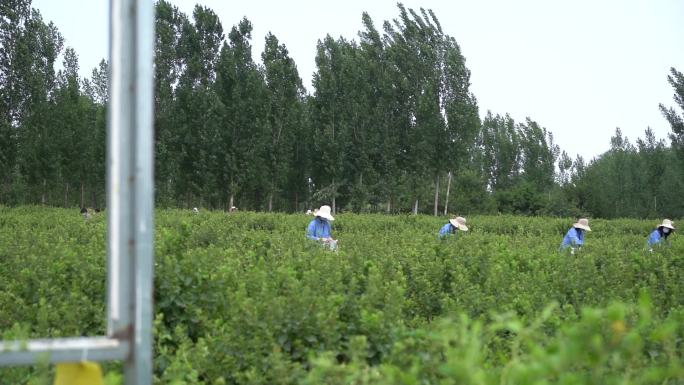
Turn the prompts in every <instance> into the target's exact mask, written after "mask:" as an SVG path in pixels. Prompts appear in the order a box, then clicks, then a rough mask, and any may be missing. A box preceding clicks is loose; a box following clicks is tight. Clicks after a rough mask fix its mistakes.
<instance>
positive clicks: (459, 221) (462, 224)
mask: <svg viewBox="0 0 684 385" xmlns="http://www.w3.org/2000/svg"><path fill="white" fill-rule="evenodd" d="M449 222H450V223H451V224H452V225H453V226H454V227H456V228H458V229H459V230H461V231H468V226H466V219H465V218H463V217H456V218H452V219H449Z"/></svg>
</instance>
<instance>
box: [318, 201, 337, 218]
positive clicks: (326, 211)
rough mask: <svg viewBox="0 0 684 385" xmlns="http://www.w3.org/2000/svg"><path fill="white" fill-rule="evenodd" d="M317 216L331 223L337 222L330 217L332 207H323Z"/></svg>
mask: <svg viewBox="0 0 684 385" xmlns="http://www.w3.org/2000/svg"><path fill="white" fill-rule="evenodd" d="M316 216H317V217H321V218H324V219H327V220H329V221H334V220H335V218H333V216H332V215H330V206H328V205H323V206H321V208H320V209H318V211H317V212H316Z"/></svg>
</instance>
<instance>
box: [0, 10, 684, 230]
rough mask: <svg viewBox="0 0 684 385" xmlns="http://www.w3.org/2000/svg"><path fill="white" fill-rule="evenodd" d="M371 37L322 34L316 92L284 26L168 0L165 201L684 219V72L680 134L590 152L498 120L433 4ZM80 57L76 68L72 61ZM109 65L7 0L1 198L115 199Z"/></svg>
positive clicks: (667, 112)
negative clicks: (255, 33) (574, 152)
mask: <svg viewBox="0 0 684 385" xmlns="http://www.w3.org/2000/svg"><path fill="white" fill-rule="evenodd" d="M397 10H398V15H397V18H396V19H394V20H391V21H384V22H383V23H382V28H381V29H378V28H377V27H376V26H375V23H374V21H373V20H372V19H371V18H370V16H369V15H368V14H366V13H363V14H362V15H361V16H362V22H363V29H362V30H361V31H359V33H358V40H347V39H345V38H344V37H339V38H337V39H335V38H332V37H331V36H330V35H328V36H325V37H324V38H322V39H321V40H319V42H318V44H317V46H316V47H315V49H316V57H315V61H316V72H315V73H314V75H313V79H312V93H311V94H309V93H307V92H306V90H305V89H304V87H303V85H302V80H301V77H300V76H299V73H298V71H297V66H296V63H295V62H294V60H293V59H292V58H291V57H290V56H289V53H288V50H287V47H286V46H285V45H284V44H282V43H281V42H280V41H279V40H278V38H277V37H276V36H275V35H273V34H271V33H269V34H267V36H266V37H265V38H264V50H263V53H262V55H261V63H258V62H257V61H255V60H254V58H253V57H252V25H251V23H250V22H249V20H248V19H247V18H243V19H242V20H240V21H239V22H238V23H237V24H236V25H234V26H232V27H231V29H230V30H229V31H228V32H227V33H226V32H224V29H223V26H222V24H221V21H220V20H219V18H218V16H217V15H216V14H215V13H214V12H213V11H212V10H211V9H209V8H207V7H203V6H200V5H197V6H196V7H195V9H194V12H193V14H192V15H191V16H189V15H186V14H184V13H183V12H181V11H180V10H179V9H178V8H177V7H175V6H174V5H172V4H171V3H170V2H167V1H164V0H161V1H158V2H157V3H156V20H155V24H156V25H155V31H156V45H155V83H154V86H155V89H154V94H155V96H154V97H155V100H154V108H155V111H154V113H155V120H154V127H155V154H154V155H155V189H156V204H157V206H158V207H179V208H190V207H204V208H209V209H226V208H229V207H231V206H237V207H239V208H240V209H243V210H244V209H247V210H260V211H284V212H292V211H305V210H306V209H309V208H316V207H318V206H320V205H321V204H330V205H331V206H332V207H333V210H334V211H335V212H339V211H353V212H385V213H400V212H413V213H424V214H434V215H438V214H447V213H449V214H452V213H453V214H476V213H480V214H492V213H512V214H523V215H553V216H592V217H603V218H615V217H642V218H644V217H653V218H655V217H671V218H678V217H682V216H684V202H682V201H681V200H679V199H677V198H676V195H677V193H678V192H680V191H682V188H683V187H684V150H683V149H684V146H683V145H684V123H683V120H682V117H681V111H684V77H683V76H682V74H681V73H680V72H678V71H677V70H676V69H675V68H672V69H671V73H670V75H668V76H667V80H668V81H669V83H670V84H671V85H672V87H673V89H674V91H675V102H676V104H677V108H678V110H675V109H674V108H671V107H669V108H668V107H666V106H665V105H662V104H661V105H660V110H661V112H662V113H663V114H664V116H665V117H666V119H667V120H668V121H669V123H670V125H671V128H672V132H671V134H670V135H669V140H670V143H667V142H665V140H663V139H657V138H655V135H654V134H653V131H652V130H651V129H650V128H646V129H645V132H644V136H643V138H637V139H636V141H635V143H634V144H633V143H632V142H630V140H629V139H628V138H626V137H624V136H623V135H622V133H621V131H620V129H619V128H617V129H616V130H615V134H614V136H613V137H612V138H611V143H610V149H609V150H608V151H607V152H605V153H603V154H601V155H599V156H598V157H595V158H593V159H592V160H590V161H586V160H585V159H583V158H582V157H581V156H577V157H576V158H575V159H572V158H571V157H570V156H569V155H568V154H567V153H566V152H565V151H562V149H561V147H560V145H559V144H557V143H555V142H554V139H553V135H552V134H551V132H550V131H547V129H546V128H545V127H543V126H542V124H540V123H538V122H536V121H534V120H533V119H532V118H529V117H528V118H527V119H526V120H525V121H518V122H516V121H515V120H514V119H512V118H511V117H510V116H509V115H508V114H506V113H496V112H491V111H487V113H486V114H485V115H484V118H480V113H479V107H478V104H477V98H476V96H475V95H474V94H473V93H472V92H471V91H470V69H469V68H468V67H467V66H466V59H465V57H464V55H463V53H462V52H461V50H460V47H459V45H458V43H457V42H456V39H455V38H453V37H451V36H449V35H447V34H446V33H445V32H444V31H443V30H442V28H441V25H440V23H439V21H438V18H437V16H436V15H435V14H434V13H433V12H432V11H431V10H424V9H422V8H421V9H420V10H418V11H416V10H413V9H410V8H405V7H404V6H403V5H402V4H398V5H397ZM60 56H63V65H62V67H63V69H61V70H59V71H57V72H56V71H55V64H56V63H57V60H58V59H59V57H60ZM107 101H108V64H107V62H106V61H105V60H103V61H102V62H101V63H100V65H99V66H98V67H97V68H95V69H93V71H92V75H91V77H90V78H82V77H81V76H79V65H78V55H77V53H76V52H75V50H74V49H73V48H70V47H67V48H65V44H64V39H63V37H62V36H61V34H60V33H59V30H58V29H57V27H56V26H55V25H54V24H53V23H51V22H49V23H46V21H44V20H43V18H42V16H41V15H40V12H39V11H38V10H35V9H32V8H31V0H9V1H8V2H4V3H3V4H2V5H0V149H1V151H0V205H10V206H12V205H25V204H45V205H53V206H63V207H84V206H88V207H98V208H104V206H105V202H106V196H105V193H106V189H105V184H106V179H105V169H106V167H105V164H106V163H105V160H106V159H105V154H106V143H105V138H106V115H107V111H106V109H107V107H106V106H107Z"/></svg>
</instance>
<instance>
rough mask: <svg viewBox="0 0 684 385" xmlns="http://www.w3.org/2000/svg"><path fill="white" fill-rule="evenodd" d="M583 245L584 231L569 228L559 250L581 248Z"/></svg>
mask: <svg viewBox="0 0 684 385" xmlns="http://www.w3.org/2000/svg"><path fill="white" fill-rule="evenodd" d="M583 244H584V231H582V230H580V229H576V228H574V227H571V228H570V230H568V232H567V234H565V237H564V238H563V242H562V243H561V246H560V248H561V249H564V248H566V247H576V246H582V245H583Z"/></svg>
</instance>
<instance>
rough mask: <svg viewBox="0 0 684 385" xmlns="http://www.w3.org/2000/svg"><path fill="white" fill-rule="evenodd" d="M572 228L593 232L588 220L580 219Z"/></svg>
mask: <svg viewBox="0 0 684 385" xmlns="http://www.w3.org/2000/svg"><path fill="white" fill-rule="evenodd" d="M572 227H574V228H576V229H582V230H587V231H591V229H590V228H589V220H588V219H587V218H580V219H579V220H578V221H577V223H575V224H574V225H572Z"/></svg>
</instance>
